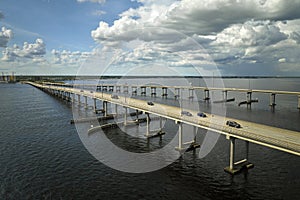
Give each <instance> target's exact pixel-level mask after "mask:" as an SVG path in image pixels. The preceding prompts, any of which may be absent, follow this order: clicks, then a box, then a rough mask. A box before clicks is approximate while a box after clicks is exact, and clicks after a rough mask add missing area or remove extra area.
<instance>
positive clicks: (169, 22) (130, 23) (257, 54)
mask: <svg viewBox="0 0 300 200" xmlns="http://www.w3.org/2000/svg"><path fill="white" fill-rule="evenodd" d="M299 10H300V1H299V0H290V1H285V0H252V1H250V0H243V1H238V0H236V1H232V0H207V1H201V0H181V1H178V0H165V1H159V0H23V1H20V0H4V1H0V27H1V28H2V29H1V33H0V50H1V52H2V54H1V53H0V71H1V72H2V71H3V72H7V73H8V72H11V71H15V72H17V74H76V73H77V72H78V70H79V68H80V67H84V65H88V64H87V63H89V59H90V58H91V57H94V56H98V58H99V59H101V55H105V53H106V52H107V51H112V50H113V51H116V52H118V53H117V54H115V55H114V62H113V63H112V64H111V69H109V70H108V71H109V73H112V74H117V73H125V72H127V71H128V70H130V69H132V68H133V67H137V66H144V67H145V68H146V70H147V68H151V65H155V64H157V65H158V64H161V63H162V62H163V63H164V64H163V65H164V66H167V67H169V68H171V69H174V70H175V71H177V72H178V73H182V74H184V75H195V74H194V70H193V69H192V67H191V66H193V68H196V69H197V70H198V71H199V72H200V73H201V74H202V75H211V74H212V73H214V71H215V70H217V71H218V73H220V74H222V75H245V76H247V75H248V76H249V75H263V76H265V75H270V76H273V75H279V76H280V75H282V76H300V66H299V62H300V58H299V53H300V13H299ZM99 62H100V63H101V62H106V61H103V60H102V61H99ZM99 62H98V63H99ZM163 65H162V66H163ZM93 67H94V68H101V67H102V68H103V66H100V65H99V64H98V65H97V64H95V63H94V64H93V66H89V70H91V69H92V68H93ZM81 71H84V70H81ZM96 71H97V70H95V71H93V70H91V71H89V72H86V73H87V74H94V73H96ZM162 71H163V70H162ZM166 71H167V70H166Z"/></svg>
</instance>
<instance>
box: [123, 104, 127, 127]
mask: <svg viewBox="0 0 300 200" xmlns="http://www.w3.org/2000/svg"><path fill="white" fill-rule="evenodd" d="M124 108H125V113H124V126H127V110H128V108H127V107H124Z"/></svg>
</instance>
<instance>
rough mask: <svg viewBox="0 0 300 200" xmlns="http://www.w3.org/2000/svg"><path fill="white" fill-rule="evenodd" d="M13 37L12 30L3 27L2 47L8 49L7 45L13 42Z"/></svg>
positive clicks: (0, 36) (0, 38)
mask: <svg viewBox="0 0 300 200" xmlns="http://www.w3.org/2000/svg"><path fill="white" fill-rule="evenodd" d="M12 37H13V32H12V30H10V29H6V28H5V27H2V29H1V31H0V47H6V46H7V43H8V42H9V41H10V40H11V38H12Z"/></svg>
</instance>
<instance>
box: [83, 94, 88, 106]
mask: <svg viewBox="0 0 300 200" xmlns="http://www.w3.org/2000/svg"><path fill="white" fill-rule="evenodd" d="M83 97H84V108H85V109H87V108H88V104H87V96H83Z"/></svg>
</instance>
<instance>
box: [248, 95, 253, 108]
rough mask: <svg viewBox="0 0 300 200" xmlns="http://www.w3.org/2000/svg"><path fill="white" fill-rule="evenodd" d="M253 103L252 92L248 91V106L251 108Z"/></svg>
mask: <svg viewBox="0 0 300 200" xmlns="http://www.w3.org/2000/svg"><path fill="white" fill-rule="evenodd" d="M251 103H252V92H247V108H248V107H250V108H251Z"/></svg>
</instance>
